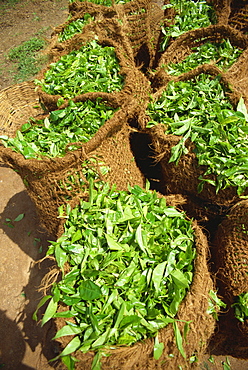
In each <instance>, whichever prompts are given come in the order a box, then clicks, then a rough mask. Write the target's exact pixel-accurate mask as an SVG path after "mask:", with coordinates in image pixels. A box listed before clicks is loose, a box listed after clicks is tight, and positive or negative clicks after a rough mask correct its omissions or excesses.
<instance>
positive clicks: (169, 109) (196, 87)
mask: <svg viewBox="0 0 248 370" xmlns="http://www.w3.org/2000/svg"><path fill="white" fill-rule="evenodd" d="M225 93H226V89H225V88H224V87H223V86H222V84H221V83H220V78H219V76H217V77H211V76H209V75H206V74H201V75H199V76H197V77H195V78H194V79H192V80H189V81H177V82H174V81H171V82H170V83H169V84H168V86H167V88H166V89H165V90H164V92H163V93H162V95H161V97H160V98H159V99H158V100H157V101H152V102H150V104H149V105H148V108H147V114H148V115H149V117H150V121H149V122H148V124H147V126H148V127H152V126H153V125H156V124H157V123H162V124H164V130H165V133H166V134H174V135H178V136H179V137H180V140H179V142H178V144H177V145H175V146H174V147H172V149H171V158H170V161H169V162H175V163H176V164H177V163H178V161H179V159H180V157H181V156H182V155H184V154H187V153H188V149H187V148H186V146H185V142H186V140H187V139H190V140H191V141H192V142H194V144H195V149H194V152H195V155H196V158H197V160H198V163H199V165H203V166H207V170H206V172H205V173H204V175H203V176H200V177H199V180H200V182H199V186H198V191H199V192H201V191H202V189H203V186H204V183H206V182H207V183H209V184H211V185H213V186H215V187H216V192H218V191H219V190H220V189H225V188H227V187H228V186H233V187H237V193H238V195H241V194H242V193H243V192H244V191H245V189H246V188H247V186H248V173H247V170H248V160H247V158H248V142H247V133H248V128H247V123H248V114H247V110H246V106H245V104H244V100H243V99H242V98H241V99H240V102H239V104H238V105H237V109H236V110H234V109H233V107H232V105H231V103H230V101H229V100H228V98H227V97H226V96H225ZM209 175H214V178H213V177H211V178H209Z"/></svg>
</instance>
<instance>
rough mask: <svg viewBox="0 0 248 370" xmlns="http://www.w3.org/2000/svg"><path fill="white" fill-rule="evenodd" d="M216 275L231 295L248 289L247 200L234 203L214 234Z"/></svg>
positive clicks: (236, 294)
mask: <svg viewBox="0 0 248 370" xmlns="http://www.w3.org/2000/svg"><path fill="white" fill-rule="evenodd" d="M214 247H215V250H216V258H215V260H216V261H215V263H216V268H217V271H218V274H217V277H218V279H219V280H220V281H221V282H222V283H223V285H224V289H225V292H226V294H227V295H228V296H229V297H230V299H232V297H233V296H238V295H239V294H241V293H244V292H247V291H248V201H247V200H242V201H240V202H239V203H237V204H235V205H234V206H233V207H232V208H231V209H230V211H229V212H228V213H227V215H226V217H225V219H224V220H223V221H222V222H221V224H220V225H219V227H218V230H217V232H216V235H215V240H214Z"/></svg>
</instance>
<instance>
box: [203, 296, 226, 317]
mask: <svg viewBox="0 0 248 370" xmlns="http://www.w3.org/2000/svg"><path fill="white" fill-rule="evenodd" d="M222 307H223V308H225V307H226V304H225V303H224V302H223V301H222V300H221V299H220V298H219V297H218V296H217V292H215V291H213V290H210V291H209V300H208V309H207V313H208V314H209V315H213V317H214V318H215V320H218V313H219V311H220V310H221V308H222Z"/></svg>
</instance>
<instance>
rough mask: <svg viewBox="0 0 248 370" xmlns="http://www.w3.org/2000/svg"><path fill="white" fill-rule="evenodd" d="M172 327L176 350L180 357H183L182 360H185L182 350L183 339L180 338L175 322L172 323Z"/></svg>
mask: <svg viewBox="0 0 248 370" xmlns="http://www.w3.org/2000/svg"><path fill="white" fill-rule="evenodd" d="M172 325H173V328H174V333H175V338H176V344H177V348H178V350H179V352H180V353H181V355H182V356H183V358H186V354H185V351H184V348H183V338H182V335H181V333H180V330H179V328H178V326H177V323H176V321H174V322H173V324H172Z"/></svg>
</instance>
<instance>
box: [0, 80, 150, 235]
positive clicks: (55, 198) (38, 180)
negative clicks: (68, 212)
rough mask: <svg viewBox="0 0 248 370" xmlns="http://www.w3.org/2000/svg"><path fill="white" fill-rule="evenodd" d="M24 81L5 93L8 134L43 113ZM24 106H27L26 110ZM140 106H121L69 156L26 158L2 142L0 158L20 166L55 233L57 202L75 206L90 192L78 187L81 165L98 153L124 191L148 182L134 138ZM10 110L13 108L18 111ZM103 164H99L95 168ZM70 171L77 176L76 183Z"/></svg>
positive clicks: (47, 225) (111, 178) (109, 176)
mask: <svg viewBox="0 0 248 370" xmlns="http://www.w3.org/2000/svg"><path fill="white" fill-rule="evenodd" d="M22 86H23V84H21V85H20V86H19V85H17V86H14V87H12V88H9V89H8V90H7V91H8V95H6V94H2V95H3V97H4V101H3V102H2V101H0V105H2V104H3V106H4V105H5V106H6V105H7V104H8V106H9V109H8V110H5V111H6V115H2V116H1V120H0V128H3V129H2V132H3V133H4V134H7V135H8V136H14V134H15V131H16V130H17V129H18V128H19V127H20V126H21V125H22V124H23V123H25V122H27V120H28V119H29V118H30V116H33V117H34V116H36V117H37V114H38V113H37V109H36V108H34V105H35V104H36V105H37V103H38V97H37V95H36V92H35V88H34V85H33V83H28V84H24V86H25V87H28V88H27V89H22V88H20V87H22ZM23 92H25V94H23ZM7 96H8V98H7ZM28 99H29V100H28ZM92 100H93V98H92ZM23 101H24V102H25V103H24V104H23ZM82 101H83V100H82ZM13 102H17V104H16V105H15V104H14V103H13ZM105 102H106V103H107V102H108V105H110V106H113V107H115V108H117V107H118V106H116V102H115V100H111V99H109V100H107V99H105ZM14 105H15V110H14ZM18 105H19V107H18ZM17 107H18V109H16V108H17ZM22 107H27V108H28V109H24V110H23V109H22ZM139 107H140V105H138V106H137V103H136V105H135V104H134V103H133V101H130V102H129V103H128V104H126V105H125V106H123V107H120V106H119V108H120V109H119V110H117V111H116V113H115V114H114V115H113V116H112V118H111V119H109V120H107V121H106V122H105V123H104V125H103V126H102V127H100V129H99V130H98V131H97V133H96V134H95V135H94V136H93V137H92V139H91V140H89V141H88V142H86V143H84V144H80V143H77V145H76V148H78V149H76V150H74V151H69V152H68V153H67V154H66V155H65V156H64V157H59V158H47V157H44V159H42V160H38V159H33V158H32V159H25V158H24V156H23V155H22V154H20V153H16V152H15V151H13V150H12V149H11V148H5V147H4V146H3V145H1V144H0V158H1V159H2V161H3V162H4V163H5V164H7V165H9V166H10V167H11V168H13V169H14V170H17V171H18V174H19V175H20V176H21V178H22V179H23V182H24V184H25V186H26V188H27V192H28V194H29V196H30V197H31V199H32V200H33V202H34V204H35V207H36V210H37V214H38V215H39V217H40V222H41V224H42V225H43V226H44V227H45V228H46V229H47V230H48V232H49V233H50V234H52V235H54V236H56V235H58V233H59V230H60V224H61V219H58V218H57V216H58V207H59V206H61V205H63V204H65V203H70V204H71V205H75V204H76V203H77V202H78V201H79V199H80V198H82V197H84V196H85V191H86V192H87V190H86V189H85V187H84V186H83V188H81V187H80V186H79V185H80V182H81V179H82V178H83V179H84V175H83V172H84V170H85V167H88V166H87V165H86V166H85V165H83V166H82V163H83V162H84V161H85V160H89V159H90V158H96V159H97V161H100V162H103V163H104V164H105V166H108V167H109V172H108V173H107V174H106V175H105V176H104V180H105V181H108V182H110V184H116V185H117V188H118V189H120V190H124V189H127V187H128V185H131V186H133V185H135V184H137V185H139V186H141V187H143V186H144V185H145V179H144V176H143V175H142V173H141V172H140V170H139V168H138V167H137V165H136V162H135V158H134V156H133V153H132V150H131V147H130V141H129V137H130V127H129V125H128V119H131V118H132V117H133V115H134V114H135V112H136V111H137V109H138V108H139ZM5 111H4V112H5ZM11 112H13V113H14V115H13V116H12V115H11ZM38 112H39V113H40V114H41V113H42V109H41V108H39V110H38ZM7 121H8V125H6V122H7ZM98 169H99V167H98V166H96V171H98ZM98 172H99V171H98ZM71 176H73V178H74V181H75V183H73V184H71V180H70V178H71ZM86 188H87V184H86ZM68 189H69V190H68Z"/></svg>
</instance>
